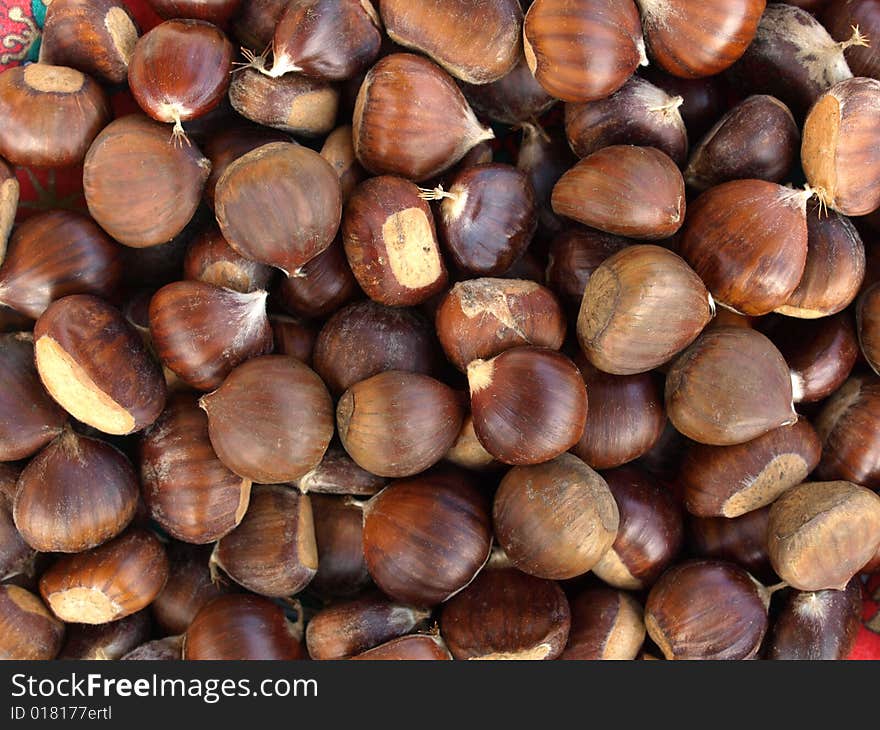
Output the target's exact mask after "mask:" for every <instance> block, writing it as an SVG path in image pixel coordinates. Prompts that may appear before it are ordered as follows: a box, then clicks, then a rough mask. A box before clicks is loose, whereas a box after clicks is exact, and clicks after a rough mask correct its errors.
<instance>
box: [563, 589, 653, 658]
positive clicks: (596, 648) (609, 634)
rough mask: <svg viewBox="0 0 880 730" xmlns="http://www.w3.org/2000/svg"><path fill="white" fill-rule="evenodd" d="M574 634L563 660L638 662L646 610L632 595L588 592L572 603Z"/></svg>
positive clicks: (571, 636)
mask: <svg viewBox="0 0 880 730" xmlns="http://www.w3.org/2000/svg"><path fill="white" fill-rule="evenodd" d="M570 605H571V631H570V632H569V634H568V643H567V644H566V646H565V651H563V652H562V656H560V659H566V660H578V659H581V660H583V659H587V660H596V659H607V660H614V659H617V660H625V659H635V658H636V656H637V655H638V652H639V649H641V648H642V644H643V643H644V641H645V621H644V609H643V608H642V606H641V604H639V602H638V601H636V600H635V599H634V598H633V597H632V596H631V595H630V594H628V593H625V592H624V591H617V590H613V589H611V588H589V589H587V590H585V591H583V592H581V593H578V594H577V595H576V596H575V597H574V598H572V599H571V601H570Z"/></svg>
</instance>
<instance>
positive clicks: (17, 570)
mask: <svg viewBox="0 0 880 730" xmlns="http://www.w3.org/2000/svg"><path fill="white" fill-rule="evenodd" d="M18 473H19V470H18V469H14V468H13V467H12V465H10V464H0V482H2V481H6V480H8V481H9V485H8V486H9V488H10V491H11V495H10V497H11V499H7V497H6V495H0V581H5V580H7V579H8V578H14V577H15V576H18V575H23V574H25V575H26V574H29V573H31V572H33V569H34V567H35V565H34V561H35V559H36V551H35V550H34V549H33V548H32V547H31V546H30V545H28V544H27V543H26V542H25V541H24V538H23V537H22V536H21V533H20V532H19V531H18V528H16V526H15V521H14V520H13V518H12V500H13V499H14V497H15V486H16V483H17V478H18Z"/></svg>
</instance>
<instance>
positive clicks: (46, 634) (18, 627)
mask: <svg viewBox="0 0 880 730" xmlns="http://www.w3.org/2000/svg"><path fill="white" fill-rule="evenodd" d="M0 637H2V639H0V659H3V660H10V659H20V660H30V661H48V660H50V659H54V658H55V657H56V656H57V654H58V651H59V650H60V649H61V642H62V640H63V638H64V624H63V623H62V622H61V621H59V620H58V619H56V618H55V617H54V616H53V615H52V614H51V613H49V611H48V610H47V609H46V606H45V605H43V602H42V601H41V600H40V599H39V598H38V597H37V596H35V595H34V594H33V593H31V592H30V591H26V590H25V589H24V588H19V587H18V586H15V585H0Z"/></svg>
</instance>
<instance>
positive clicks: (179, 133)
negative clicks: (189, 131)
mask: <svg viewBox="0 0 880 730" xmlns="http://www.w3.org/2000/svg"><path fill="white" fill-rule="evenodd" d="M184 142H185V143H186V146H187V147H192V142H190V141H189V137H187V136H186V131H185V130H184V128H183V124H182V123H181V121H180V116H179V115H177V114H175V116H174V127H173V128H172V130H171V143H172V144H173V145H174V146H175V147H182V146H183V143H184Z"/></svg>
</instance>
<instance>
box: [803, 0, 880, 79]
mask: <svg viewBox="0 0 880 730" xmlns="http://www.w3.org/2000/svg"><path fill="white" fill-rule="evenodd" d="M818 4H819V5H825V6H826V8H825V11H824V12H823V13H822V14H821V15H820V16H819V17H820V20H821V21H822V24H823V25H824V26H825V27H826V28H827V29H828V32H829V33H830V34H831V37H832V38H834V40H836V41H838V42H840V43H846V42H847V41H851V40H852V36H853V26H855V27H857V28H859V30H861V31H862V32H863V33H864V35H865V36H866V37H867V38H868V41H869V45H857V44H850V45H849V46H848V47H847V48H845V49H844V55H845V56H846V61H847V65H848V66H849V68H850V70H851V71H852V73H853V75H854V76H870V77H871V78H874V79H876V78H880V59H878V55H877V44H876V43H870V41H872V40H874V39H876V38H877V37H878V31H880V6H878V4H877V0H844V2H842V3H829V2H822V0H819V3H818ZM817 9H821V8H817Z"/></svg>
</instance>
